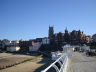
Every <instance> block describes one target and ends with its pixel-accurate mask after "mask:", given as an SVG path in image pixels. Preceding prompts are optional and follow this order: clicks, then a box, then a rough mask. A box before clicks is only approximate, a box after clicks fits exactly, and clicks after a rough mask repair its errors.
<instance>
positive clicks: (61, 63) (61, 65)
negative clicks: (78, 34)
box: [41, 52, 70, 72]
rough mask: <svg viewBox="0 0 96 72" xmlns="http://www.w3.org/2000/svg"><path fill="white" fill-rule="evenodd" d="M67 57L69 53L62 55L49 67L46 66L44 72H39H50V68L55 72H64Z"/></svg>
mask: <svg viewBox="0 0 96 72" xmlns="http://www.w3.org/2000/svg"><path fill="white" fill-rule="evenodd" d="M69 55H70V52H68V53H66V54H63V55H62V56H61V57H60V58H58V59H57V60H56V61H55V62H54V63H52V64H51V65H50V66H48V67H47V68H46V69H45V70H43V71H41V72H50V71H49V70H50V69H51V68H53V69H54V70H55V71H56V72H66V70H67V66H68V56H69ZM57 64H58V65H57ZM51 72H52V71H51Z"/></svg>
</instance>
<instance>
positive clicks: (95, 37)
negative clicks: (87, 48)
mask: <svg viewBox="0 0 96 72" xmlns="http://www.w3.org/2000/svg"><path fill="white" fill-rule="evenodd" d="M92 39H93V42H96V34H94V35H93V36H92Z"/></svg>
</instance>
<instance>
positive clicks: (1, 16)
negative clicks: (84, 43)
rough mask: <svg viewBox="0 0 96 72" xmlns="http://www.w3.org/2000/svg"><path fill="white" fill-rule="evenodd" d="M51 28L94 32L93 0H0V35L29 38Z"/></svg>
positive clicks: (95, 28)
mask: <svg viewBox="0 0 96 72" xmlns="http://www.w3.org/2000/svg"><path fill="white" fill-rule="evenodd" d="M49 25H54V27H55V28H54V30H55V32H59V31H61V32H64V29H65V28H66V27H67V28H68V30H69V31H72V30H74V29H75V30H79V29H80V30H82V31H84V33H85V34H87V35H92V34H94V33H96V0H0V39H4V38H7V39H10V40H16V39H24V40H25V39H33V38H38V37H45V36H48V27H49Z"/></svg>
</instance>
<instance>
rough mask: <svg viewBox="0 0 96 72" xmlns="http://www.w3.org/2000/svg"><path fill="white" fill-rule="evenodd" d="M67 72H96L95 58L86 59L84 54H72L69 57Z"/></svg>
mask: <svg viewBox="0 0 96 72" xmlns="http://www.w3.org/2000/svg"><path fill="white" fill-rule="evenodd" d="M67 72H96V57H87V56H86V55H85V54H84V53H79V52H73V54H72V56H71V57H69V66H68V71H67Z"/></svg>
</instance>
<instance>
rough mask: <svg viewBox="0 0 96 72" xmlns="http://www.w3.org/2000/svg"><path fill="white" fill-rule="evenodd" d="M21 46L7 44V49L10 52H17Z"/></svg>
mask: <svg viewBox="0 0 96 72" xmlns="http://www.w3.org/2000/svg"><path fill="white" fill-rule="evenodd" d="M19 50H20V47H19V46H7V51H8V52H16V51H19Z"/></svg>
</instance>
